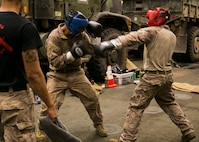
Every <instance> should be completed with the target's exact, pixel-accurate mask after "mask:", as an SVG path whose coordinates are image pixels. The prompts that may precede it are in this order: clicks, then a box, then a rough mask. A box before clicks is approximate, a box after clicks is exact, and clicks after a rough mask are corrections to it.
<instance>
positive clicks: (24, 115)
mask: <svg viewBox="0 0 199 142" xmlns="http://www.w3.org/2000/svg"><path fill="white" fill-rule="evenodd" d="M0 119H1V123H0V142H36V136H35V121H34V96H33V93H32V91H30V89H27V90H22V91H16V92H13V91H12V90H11V91H9V92H0Z"/></svg>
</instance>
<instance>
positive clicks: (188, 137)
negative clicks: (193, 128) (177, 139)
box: [182, 132, 196, 142]
mask: <svg viewBox="0 0 199 142" xmlns="http://www.w3.org/2000/svg"><path fill="white" fill-rule="evenodd" d="M195 137H196V135H195V133H194V132H191V133H189V134H187V135H185V136H182V142H189V141H190V140H192V139H194V138H195Z"/></svg>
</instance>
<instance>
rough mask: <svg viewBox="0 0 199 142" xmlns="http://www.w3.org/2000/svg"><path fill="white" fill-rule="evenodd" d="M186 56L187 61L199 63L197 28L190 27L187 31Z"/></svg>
mask: <svg viewBox="0 0 199 142" xmlns="http://www.w3.org/2000/svg"><path fill="white" fill-rule="evenodd" d="M186 54H187V56H188V59H189V61H191V62H196V61H199V27H196V26H194V27H191V28H190V29H189V31H188V38H187V53H186Z"/></svg>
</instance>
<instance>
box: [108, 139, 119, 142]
mask: <svg viewBox="0 0 199 142" xmlns="http://www.w3.org/2000/svg"><path fill="white" fill-rule="evenodd" d="M108 142H121V141H120V140H118V139H109V140H108Z"/></svg>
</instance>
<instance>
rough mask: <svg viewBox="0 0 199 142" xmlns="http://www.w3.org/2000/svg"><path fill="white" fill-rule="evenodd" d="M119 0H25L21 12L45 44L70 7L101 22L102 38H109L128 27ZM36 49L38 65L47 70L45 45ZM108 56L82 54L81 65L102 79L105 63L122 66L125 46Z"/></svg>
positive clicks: (123, 67) (126, 30) (90, 75)
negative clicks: (33, 25) (38, 57)
mask: <svg viewBox="0 0 199 142" xmlns="http://www.w3.org/2000/svg"><path fill="white" fill-rule="evenodd" d="M121 8H122V7H121V0H94V1H93V0H25V6H24V8H23V12H22V16H23V17H25V18H26V19H28V20H30V21H32V22H33V23H34V24H35V25H36V27H37V29H38V30H39V32H40V36H41V39H42V41H43V43H44V46H45V40H46V38H47V37H48V34H49V32H50V31H51V30H52V29H54V28H56V27H57V25H58V24H59V23H61V22H63V20H64V18H65V14H66V13H67V12H69V11H70V10H78V11H80V12H82V13H83V14H84V15H86V16H87V18H88V19H89V20H91V21H96V22H98V23H100V24H101V25H102V26H103V29H102V32H101V40H102V41H104V40H110V39H112V38H115V37H117V36H118V35H121V34H124V33H125V32H129V31H130V30H131V19H130V18H128V17H127V16H124V15H122V14H121V12H122V9H121ZM44 46H43V47H42V48H40V49H39V56H40V62H41V66H42V69H43V71H44V72H47V71H48V61H47V57H46V49H45V47H44ZM108 55H109V56H108V57H107V58H101V57H97V56H95V57H94V56H93V57H90V56H88V57H86V58H83V59H84V60H83V61H84V62H85V64H86V65H85V64H83V65H84V67H85V69H86V70H87V71H88V73H89V77H91V78H92V79H93V80H94V81H96V82H102V81H104V77H105V73H106V70H107V65H114V64H117V65H118V66H119V67H120V68H121V69H125V65H126V59H127V53H126V49H125V48H124V49H120V50H112V51H110V52H109V54H108Z"/></svg>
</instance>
